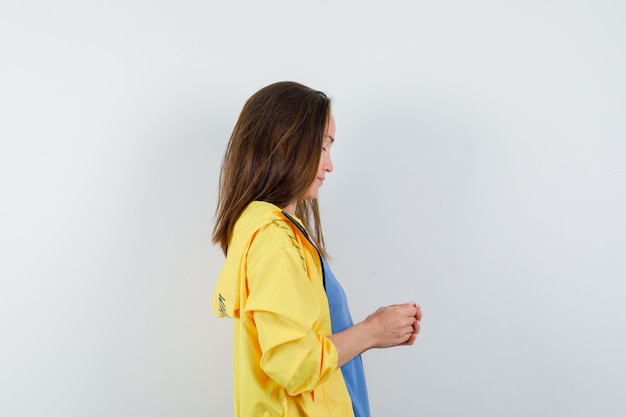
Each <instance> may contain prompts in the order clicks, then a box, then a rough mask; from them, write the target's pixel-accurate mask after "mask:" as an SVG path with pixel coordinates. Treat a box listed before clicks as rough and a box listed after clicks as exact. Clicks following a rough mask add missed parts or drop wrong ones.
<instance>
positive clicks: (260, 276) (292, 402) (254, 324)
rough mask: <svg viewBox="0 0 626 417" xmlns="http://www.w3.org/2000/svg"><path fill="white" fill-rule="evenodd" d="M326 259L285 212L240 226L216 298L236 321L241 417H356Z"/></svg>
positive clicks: (264, 206) (255, 213)
mask: <svg viewBox="0 0 626 417" xmlns="http://www.w3.org/2000/svg"><path fill="white" fill-rule="evenodd" d="M322 274H323V273H322V265H321V260H320V258H319V254H318V252H317V250H316V249H315V247H314V246H313V245H312V244H311V243H310V242H309V240H308V239H307V238H306V236H304V234H303V233H302V232H301V231H300V230H299V229H298V227H297V226H296V225H295V224H293V223H292V222H291V221H290V220H289V219H288V218H287V217H286V216H285V215H284V214H282V212H281V210H280V208H278V207H276V206H274V205H273V204H270V203H265V202H258V201H255V202H253V203H251V204H250V205H249V206H248V207H247V208H246V209H245V211H244V212H243V213H242V215H241V217H240V218H239V219H238V220H237V223H236V225H235V229H234V233H233V236H232V239H231V242H230V245H229V247H228V255H227V257H226V261H225V262H224V266H223V268H222V271H221V273H220V276H219V279H218V282H217V285H216V288H215V294H214V298H213V311H214V313H215V314H216V315H218V316H220V317H231V318H233V319H234V326H235V329H234V339H235V340H234V355H233V356H234V378H233V381H234V397H235V398H234V400H235V416H236V417H270V416H271V417H275V416H276V417H278V416H293V417H296V416H297V417H302V416H315V417H317V416H334V417H348V416H349V417H353V416H354V414H353V411H352V402H351V400H350V396H349V394H348V390H347V389H346V384H345V382H344V380H343V376H342V373H341V370H340V369H339V368H338V367H337V360H338V356H337V349H336V348H335V346H334V345H333V344H332V343H331V341H330V340H329V339H328V338H327V336H329V335H330V334H331V325H330V312H329V309H328V300H327V298H326V293H325V291H324V286H323V282H322V281H323V275H322Z"/></svg>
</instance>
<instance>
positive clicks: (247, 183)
mask: <svg viewBox="0 0 626 417" xmlns="http://www.w3.org/2000/svg"><path fill="white" fill-rule="evenodd" d="M334 137H335V121H334V118H333V116H332V114H331V112H330V100H329V98H328V97H327V96H326V95H325V94H324V93H322V92H319V91H315V90H312V89H310V88H308V87H306V86H304V85H301V84H298V83H294V82H279V83H275V84H271V85H269V86H267V87H265V88H263V89H261V90H259V91H258V92H257V93H255V94H254V95H253V96H252V97H251V98H250V99H249V100H248V101H247V102H246V104H245V106H244V108H243V110H242V112H241V115H240V116H239V119H238V121H237V124H236V125H235V128H234V131H233V133H232V135H231V138H230V141H229V144H228V147H227V149H226V154H225V156H224V160H223V163H222V173H221V176H220V189H219V202H218V207H217V212H216V213H217V214H216V224H215V229H214V233H213V241H214V243H219V244H220V245H221V247H222V250H223V251H224V254H225V255H226V261H225V263H224V266H223V268H222V271H221V273H220V277H219V280H218V282H217V286H216V288H215V296H214V301H213V309H214V312H215V314H217V315H218V316H220V317H231V318H233V319H234V325H235V330H234V390H235V391H234V392H235V395H234V397H235V415H236V416H246V417H257V416H331V415H332V416H341V417H343V416H357V417H365V416H369V404H368V399H367V389H366V386H365V376H364V372H363V365H362V362H361V357H360V354H361V353H362V352H364V351H366V350H368V349H370V348H382V347H391V346H399V345H411V344H413V342H414V340H415V336H416V335H417V333H418V332H419V329H420V320H421V316H422V313H421V310H420V308H419V307H418V306H417V305H416V304H414V303H407V304H399V305H392V306H387V307H382V308H379V309H378V310H376V311H375V312H374V313H373V314H371V315H370V316H369V317H367V318H366V319H365V320H364V321H362V322H360V323H358V324H356V325H353V323H352V319H351V318H350V313H349V311H348V306H347V301H346V297H345V294H344V293H343V290H342V289H341V286H340V285H339V283H338V282H337V281H336V279H335V277H334V276H333V274H332V272H331V271H330V269H329V268H328V264H327V263H326V260H325V258H326V250H325V247H324V238H323V235H322V229H321V226H320V219H319V211H318V205H317V199H316V198H317V194H318V191H319V188H320V187H321V186H322V183H323V182H324V180H325V177H326V174H327V173H329V172H332V170H333V165H332V161H331V158H330V149H331V147H332V145H333V142H334V140H335V139H334Z"/></svg>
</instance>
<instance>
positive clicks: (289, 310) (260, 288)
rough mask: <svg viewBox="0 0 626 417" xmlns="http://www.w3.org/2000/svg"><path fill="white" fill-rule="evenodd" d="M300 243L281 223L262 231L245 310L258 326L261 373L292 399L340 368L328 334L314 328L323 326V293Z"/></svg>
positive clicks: (253, 249) (252, 257) (252, 255)
mask: <svg viewBox="0 0 626 417" xmlns="http://www.w3.org/2000/svg"><path fill="white" fill-rule="evenodd" d="M296 245H297V243H296V241H295V239H293V236H290V230H289V231H287V230H286V229H285V226H282V227H281V225H280V224H270V225H268V226H266V227H264V228H263V229H261V230H260V231H259V232H258V234H257V235H256V236H255V238H254V240H253V242H252V244H251V246H250V248H249V251H248V256H247V274H246V275H247V285H248V299H247V302H246V306H245V309H244V312H245V313H247V314H251V315H252V317H253V320H254V323H255V325H256V329H257V334H258V342H259V346H260V349H261V369H262V370H263V371H264V372H265V373H266V374H267V375H268V376H269V377H270V378H271V379H273V380H274V381H276V382H277V383H278V384H280V385H281V386H283V387H285V389H286V390H287V392H288V393H289V394H290V395H298V394H300V393H303V392H307V391H312V390H313V389H314V388H315V387H316V386H317V385H319V384H320V383H322V382H324V381H325V380H326V379H327V378H328V377H329V376H330V374H331V373H332V372H333V371H334V370H336V369H337V361H338V354H337V350H336V348H335V346H334V345H333V344H332V342H331V341H330V340H329V339H327V337H326V336H327V335H324V334H319V332H316V331H315V330H314V329H315V328H319V326H316V323H317V320H319V317H320V310H321V306H320V301H319V300H318V296H319V295H318V296H316V290H315V288H314V286H313V284H312V283H311V282H310V280H309V278H308V276H307V273H306V270H305V266H304V264H303V259H302V256H301V255H302V254H301V252H300V250H299V249H298V247H297V246H296ZM318 291H319V290H318ZM321 291H323V289H322V290H321ZM328 329H330V323H329V324H328Z"/></svg>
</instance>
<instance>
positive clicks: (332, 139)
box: [324, 135, 335, 142]
mask: <svg viewBox="0 0 626 417" xmlns="http://www.w3.org/2000/svg"><path fill="white" fill-rule="evenodd" d="M324 137H327V138H330V141H331V142H334V141H335V138H334V137H332V136H330V135H325V136H324Z"/></svg>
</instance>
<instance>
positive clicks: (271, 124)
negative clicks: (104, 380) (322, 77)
mask: <svg viewBox="0 0 626 417" xmlns="http://www.w3.org/2000/svg"><path fill="white" fill-rule="evenodd" d="M329 115H330V99H329V98H328V97H327V96H326V94H324V93H322V92H321V91H316V90H313V89H311V88H309V87H307V86H305V85H302V84H299V83H295V82H290V81H284V82H278V83H274V84H270V85H268V86H267V87H264V88H262V89H261V90H259V91H257V92H256V93H255V94H254V95H252V97H250V98H249V99H248V101H247V102H246V104H245V105H244V107H243V110H242V111H241V114H240V115H239V119H238V120H237V123H236V124H235V128H234V129H233V133H232V134H231V136H230V141H229V142H228V147H227V148H226V153H225V155H224V159H223V161H222V171H221V174H220V185H219V195H218V204H217V209H216V221H215V228H214V229H213V243H219V244H220V246H221V248H222V251H223V252H224V254H226V253H227V252H228V244H229V243H230V239H231V237H232V233H233V229H234V227H235V222H236V221H237V219H238V218H239V216H240V215H241V213H242V212H243V211H244V209H245V208H246V207H247V206H248V204H250V203H251V202H252V201H255V200H258V201H266V202H268V203H272V204H274V205H276V206H278V207H285V206H287V205H289V204H290V203H292V202H293V201H297V205H296V213H295V214H296V216H297V217H299V218H300V220H302V221H303V222H304V226H305V227H306V228H307V229H308V230H309V231H310V232H311V234H312V239H313V240H314V242H315V243H316V244H317V246H318V249H319V250H320V252H321V253H322V254H323V255H326V250H325V246H324V236H323V235H322V228H321V223H320V216H319V208H318V204H317V199H313V200H303V199H300V197H301V196H302V195H303V194H304V193H305V192H306V191H307V190H308V189H309V187H310V186H311V184H312V183H313V180H314V179H315V175H316V173H317V169H318V166H319V162H320V157H321V153H322V140H323V137H324V133H325V130H326V126H327V123H328V119H329ZM311 226H312V227H311Z"/></svg>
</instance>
